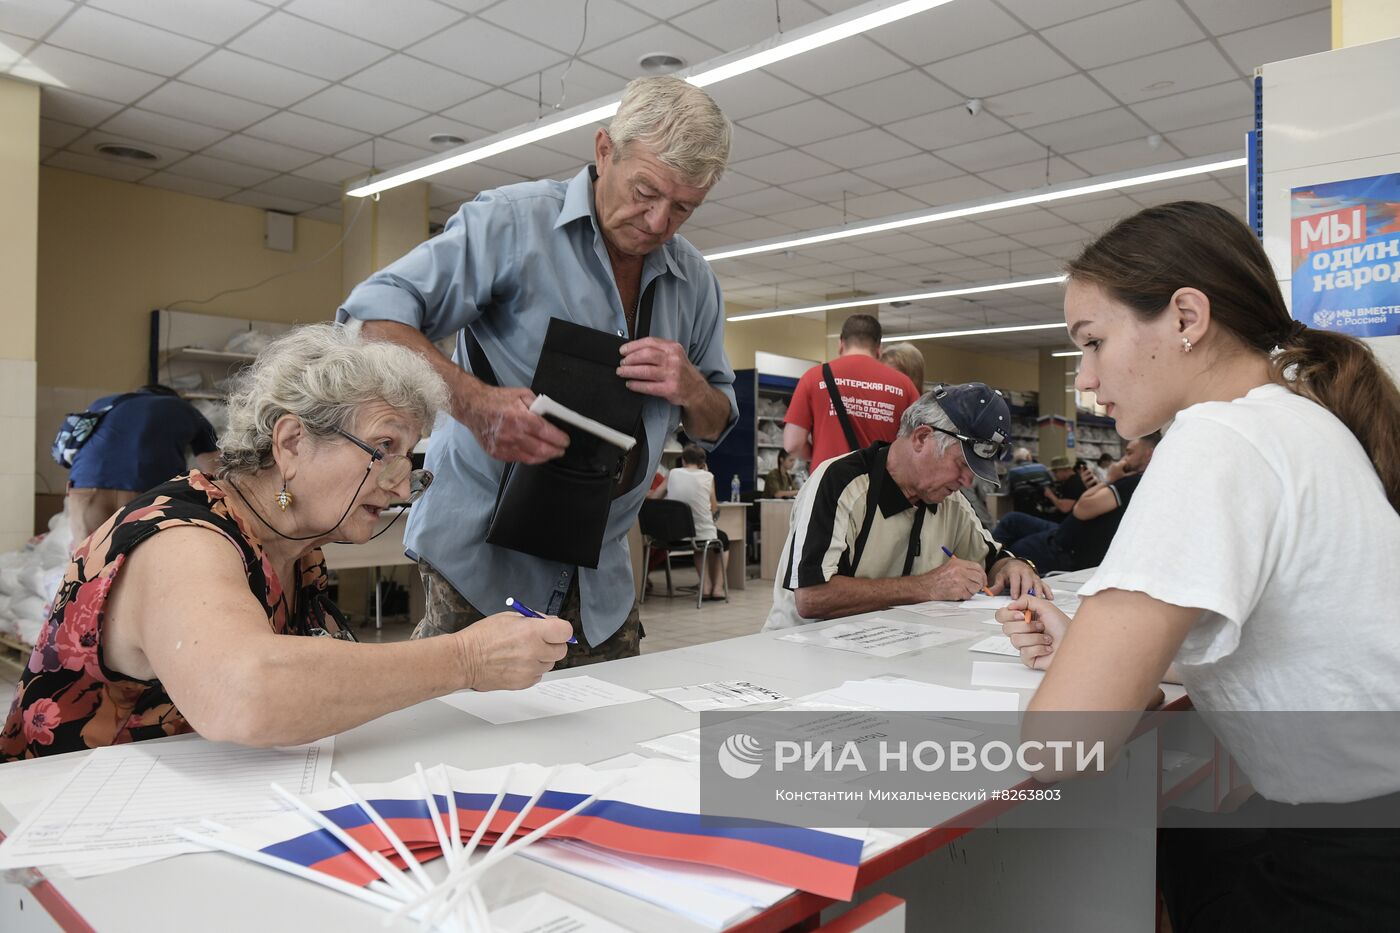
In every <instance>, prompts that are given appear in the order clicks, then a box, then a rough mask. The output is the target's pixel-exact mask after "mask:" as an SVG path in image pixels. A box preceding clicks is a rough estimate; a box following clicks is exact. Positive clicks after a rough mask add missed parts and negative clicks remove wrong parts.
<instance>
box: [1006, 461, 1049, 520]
mask: <svg viewBox="0 0 1400 933" xmlns="http://www.w3.org/2000/svg"><path fill="white" fill-rule="evenodd" d="M1054 485H1055V477H1054V476H1052V475H1051V473H1050V470H1049V468H1047V467H1046V466H1044V465H1043V464H1040V463H1036V462H1035V458H1034V457H1032V456H1031V452H1030V449H1029V448H1026V447H1017V448H1016V449H1015V450H1014V451H1013V452H1012V454H1011V469H1009V470H1007V471H1006V490H1007V492H1009V493H1010V494H1011V506H1012V508H1014V509H1015V510H1016V511H1017V512H1025V513H1026V514H1028V515H1039V516H1041V517H1042V518H1050V517H1051V516H1052V515H1053V514H1056V513H1055V509H1054V507H1053V506H1051V505H1050V503H1048V502H1046V501H1045V490H1046V489H1049V488H1051V487H1052V486H1054Z"/></svg>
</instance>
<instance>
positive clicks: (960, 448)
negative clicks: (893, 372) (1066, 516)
mask: <svg viewBox="0 0 1400 933" xmlns="http://www.w3.org/2000/svg"><path fill="white" fill-rule="evenodd" d="M1010 425H1011V414H1010V412H1009V411H1008V410H1007V407H1006V402H1005V400H1003V399H1002V397H1001V396H1000V395H998V394H997V393H996V392H994V391H993V390H992V389H989V388H988V387H987V386H985V385H983V384H982V383H980V382H973V383H968V384H966V385H958V386H938V387H936V388H934V389H932V390H930V391H929V392H928V393H926V394H925V395H924V396H923V397H922V398H920V399H919V400H918V401H916V402H915V403H914V404H913V405H911V406H909V408H908V409H907V410H906V411H905V412H904V416H903V417H902V418H901V419H900V425H899V436H898V437H896V438H895V440H894V443H892V444H884V443H877V444H874V445H872V446H870V447H867V448H865V449H864V450H857V451H853V452H852V453H849V454H846V455H844V456H842V457H837V458H835V459H833V460H829V461H827V462H826V463H823V464H822V465H821V466H820V467H818V469H817V471H816V472H815V473H813V474H812V477H811V479H809V480H808V481H807V482H806V483H805V484H804V485H803V487H802V491H801V492H800V493H798V496H797V504H796V506H795V507H794V509H793V517H792V528H791V530H790V531H789V533H788V538H787V541H786V543H785V544H784V545H783V552H782V556H781V557H780V558H779V560H778V579H777V581H776V582H775V584H774V586H773V609H772V611H771V612H770V613H769V615H768V621H767V623H766V624H765V625H764V629H765V630H771V629H779V628H791V627H793V626H797V625H802V624H804V623H806V622H812V621H816V620H819V619H832V618H836V617H838V616H848V615H855V614H856V613H860V612H871V611H874V610H877V609H885V608H888V607H890V606H899V605H903V604H906V603H920V602H925V601H926V600H930V599H948V600H961V599H967V598H968V597H969V596H971V595H972V594H974V593H976V592H978V591H979V590H981V589H982V588H983V587H985V586H987V581H988V579H990V580H991V581H992V582H991V589H992V592H994V593H1001V592H1004V591H1005V592H1009V593H1010V594H1011V595H1013V596H1015V595H1018V594H1021V593H1026V592H1028V591H1029V590H1030V589H1031V587H1035V588H1036V592H1037V593H1041V592H1047V590H1045V584H1044V583H1042V582H1041V581H1040V579H1039V578H1038V577H1036V575H1035V572H1034V571H1033V570H1032V569H1031V568H1030V567H1029V566H1028V565H1027V564H1025V563H1024V562H1022V561H1019V560H1016V559H1015V558H1014V557H1013V556H1011V555H1010V554H1008V553H1007V552H1005V551H1003V550H1002V549H1001V548H1000V547H999V546H998V545H997V544H996V542H994V541H993V540H992V539H991V538H990V536H988V534H987V532H986V531H984V530H983V528H982V525H981V524H980V523H979V522H978V521H977V516H976V515H974V514H973V512H972V508H971V506H969V505H968V504H967V500H966V499H964V498H963V497H962V496H960V495H956V493H957V492H958V491H959V490H961V489H965V488H967V487H968V486H970V485H972V481H973V477H974V476H981V477H983V478H984V479H987V480H989V481H990V482H996V460H997V458H998V457H999V456H1000V455H1001V454H1002V452H1003V451H1004V450H1005V442H1006V435H1007V432H1008V431H1009V430H1010ZM945 547H946V548H947V549H948V550H949V551H951V552H952V553H953V554H954V555H955V556H954V557H951V558H950V557H948V556H947V555H946V554H944V551H943V549H944V548H945Z"/></svg>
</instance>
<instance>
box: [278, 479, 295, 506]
mask: <svg viewBox="0 0 1400 933" xmlns="http://www.w3.org/2000/svg"><path fill="white" fill-rule="evenodd" d="M275 501H276V502H277V508H279V509H281V510H282V511H283V512H285V511H287V508H288V507H289V506H290V505H291V504H292V494H291V493H289V492H287V484H286V483H285V482H284V483H282V491H281V492H279V493H278V494H277V498H276V500H275Z"/></svg>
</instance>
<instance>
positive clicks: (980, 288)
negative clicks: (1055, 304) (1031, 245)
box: [725, 275, 1065, 339]
mask: <svg viewBox="0 0 1400 933" xmlns="http://www.w3.org/2000/svg"><path fill="white" fill-rule="evenodd" d="M1064 280H1065V277H1064V276H1063V275H1049V276H1045V277H1043V278H1038V279H1017V280H1015V281H1011V282H994V283H992V284H990V285H969V286H967V287H966V288H943V289H939V290H938V291H934V292H919V293H918V294H914V295H870V296H869V297H866V298H860V299H852V300H850V301H833V302H830V303H828V304H820V305H808V306H807V307H803V308H782V309H780V310H776V311H755V312H753V313H750V314H736V315H734V316H733V317H729V318H725V321H726V322H728V323H733V322H735V321H757V320H759V319H761V318H769V317H787V316H789V315H793V314H810V313H812V312H814V311H841V310H844V309H846V308H865V307H869V306H871V305H882V304H889V303H891V302H895V301H929V300H930V299H933V298H956V297H958V296H959V295H979V294H981V293H982V292H1001V291H1006V290H1008V289H1012V288H1031V287H1032V286H1035V285H1058V284H1060V283H1061V282H1063V281H1064ZM897 339H898V338H897Z"/></svg>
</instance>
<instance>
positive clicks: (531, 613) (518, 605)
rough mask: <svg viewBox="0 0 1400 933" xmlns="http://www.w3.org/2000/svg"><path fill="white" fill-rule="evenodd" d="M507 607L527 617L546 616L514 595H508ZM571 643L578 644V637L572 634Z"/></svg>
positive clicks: (538, 617)
mask: <svg viewBox="0 0 1400 933" xmlns="http://www.w3.org/2000/svg"><path fill="white" fill-rule="evenodd" d="M506 608H507V609H514V610H515V611H516V612H518V613H520V614H521V615H523V616H525V617H526V618H527V619H543V618H544V616H542V615H540V614H539V613H538V612H536V611H535V610H533V609H531V608H530V607H529V606H527V605H525V604H524V603H522V602H521V601H520V600H518V599H516V598H515V597H514V596H507V597H506ZM569 644H571V645H577V644H578V639H577V638H574V637H573V636H572V635H571V636H569Z"/></svg>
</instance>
